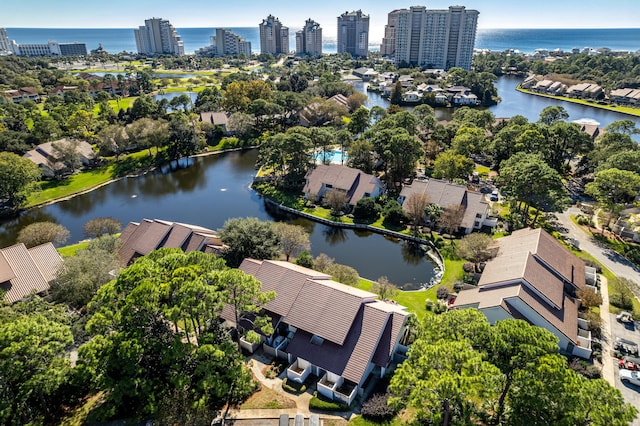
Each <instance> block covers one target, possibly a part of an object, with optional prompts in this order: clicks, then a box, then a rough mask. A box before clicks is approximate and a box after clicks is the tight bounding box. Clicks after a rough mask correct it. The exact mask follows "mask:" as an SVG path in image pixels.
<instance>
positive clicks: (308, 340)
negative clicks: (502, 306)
mask: <svg viewBox="0 0 640 426" xmlns="http://www.w3.org/2000/svg"><path fill="white" fill-rule="evenodd" d="M240 269H241V270H243V271H244V272H246V273H247V274H250V275H253V276H254V277H255V278H257V279H258V280H259V281H260V282H261V283H262V291H275V293H276V297H275V299H274V300H272V301H271V302H269V303H267V304H266V305H265V306H264V314H266V315H268V316H269V318H270V319H271V323H272V325H273V328H274V332H273V334H272V335H270V336H262V343H260V344H259V345H251V344H250V343H249V342H247V341H244V340H243V339H242V338H241V341H240V342H241V345H242V346H243V347H244V348H246V349H248V350H250V351H251V350H255V349H257V347H258V346H262V349H263V351H264V352H265V353H266V354H268V355H271V356H273V357H278V358H281V359H285V360H286V361H287V362H289V368H288V369H287V373H286V374H287V378H288V379H289V380H292V381H294V382H299V383H302V382H304V381H305V380H307V379H308V378H309V376H310V375H312V374H313V375H315V376H316V377H317V380H318V381H317V390H318V393H319V394H321V395H323V396H325V397H327V398H331V399H333V400H337V401H341V402H343V403H345V404H351V402H353V400H354V399H355V398H356V396H358V395H361V394H362V390H363V387H364V385H365V382H366V381H367V378H368V377H369V376H371V375H372V374H375V375H376V376H378V377H383V376H384V375H385V373H386V372H387V371H388V370H389V369H390V368H393V365H394V361H397V360H399V359H402V357H403V356H404V355H405V354H406V350H407V347H406V346H405V345H404V343H405V341H404V339H405V338H406V336H405V332H406V323H407V319H408V316H409V313H408V312H407V311H406V308H405V307H403V306H400V305H397V304H396V303H394V302H387V301H382V300H377V299H378V296H377V295H376V294H374V293H370V292H368V291H363V290H360V289H357V288H355V287H351V286H348V285H344V284H340V283H338V282H336V281H333V280H331V277H330V276H329V275H327V274H324V273H321V272H317V271H314V270H312V269H308V268H304V267H302V266H298V265H295V264H292V263H289V262H284V261H274V260H263V261H261V260H253V259H245V260H244V261H243V262H242V264H241V265H240ZM222 317H223V319H224V320H226V321H227V322H228V323H231V324H235V318H236V317H235V313H234V311H233V309H232V308H231V307H230V306H229V305H227V306H225V308H224V309H223V312H222ZM241 326H243V327H244V328H246V329H249V328H251V325H250V324H249V323H248V322H247V323H244V322H243V321H241Z"/></svg>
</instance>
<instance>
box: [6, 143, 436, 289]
mask: <svg viewBox="0 0 640 426" xmlns="http://www.w3.org/2000/svg"><path fill="white" fill-rule="evenodd" d="M256 158H257V150H252V151H246V152H233V153H228V154H222V155H217V156H209V157H201V158H198V159H197V160H196V161H195V163H194V164H193V165H192V166H191V167H189V168H187V169H183V170H178V171H175V172H172V173H167V174H161V173H153V174H149V175H146V176H140V177H136V178H125V179H122V180H119V181H117V182H114V183H112V184H110V185H107V186H105V187H102V188H100V189H97V190H95V191H93V192H90V193H88V194H84V195H80V196H77V197H74V198H72V199H70V200H67V201H62V202H60V203H56V204H52V205H49V206H45V207H42V208H37V209H32V210H29V211H27V212H25V213H23V214H22V215H21V216H20V217H19V218H17V219H14V220H11V221H6V222H4V223H1V222H0V224H1V227H0V247H4V246H7V245H9V244H12V243H13V242H14V241H15V236H16V234H17V232H18V230H19V229H21V228H22V227H24V226H26V225H28V224H29V223H32V222H36V221H53V222H56V223H59V224H61V225H63V226H65V227H66V228H68V229H69V231H71V238H70V240H69V242H77V241H79V240H81V239H82V238H84V236H83V233H82V225H83V224H84V223H86V222H87V221H88V220H90V219H93V218H95V217H100V216H112V217H115V218H116V219H118V220H119V221H120V222H122V223H123V224H127V223H129V222H130V221H136V222H137V221H140V220H141V219H143V218H151V219H153V218H158V219H165V220H172V221H177V222H184V223H191V224H196V225H201V226H205V227H208V228H211V229H218V228H220V227H222V226H223V225H224V222H225V221H226V220H227V219H228V218H233V217H247V216H254V217H258V218H260V219H262V220H288V221H293V222H294V223H296V224H299V225H302V226H304V227H305V228H306V229H307V231H309V233H310V234H311V251H312V254H313V255H314V256H316V255H318V254H320V253H326V254H327V255H329V256H330V257H333V258H334V259H335V260H336V262H338V263H344V264H347V265H349V266H352V267H354V268H356V270H358V272H359V273H360V275H362V276H363V277H365V278H369V279H373V280H375V279H377V278H378V277H380V276H383V275H385V276H387V277H388V278H389V280H390V281H391V282H393V283H395V284H398V285H403V284H405V283H407V284H411V285H413V286H419V284H420V283H425V282H428V281H429V280H430V278H431V277H432V276H433V273H434V271H433V265H432V264H431V263H430V262H429V261H428V260H427V259H426V258H425V256H424V255H422V254H421V253H416V252H414V251H412V250H411V248H410V247H409V245H408V244H406V243H404V242H401V241H394V240H391V239H387V238H385V237H383V236H381V235H378V234H372V233H366V232H365V233H362V232H354V231H351V230H343V229H338V228H331V227H328V226H325V225H321V224H318V223H315V222H311V221H307V220H302V219H300V218H291V217H282V216H281V215H278V213H277V212H269V211H267V210H266V209H265V205H264V202H263V200H262V199H261V198H260V197H259V196H258V194H256V193H255V192H254V191H253V190H251V189H250V188H249V184H250V183H251V181H252V178H253V176H254V175H255V172H256V170H255V162H256Z"/></svg>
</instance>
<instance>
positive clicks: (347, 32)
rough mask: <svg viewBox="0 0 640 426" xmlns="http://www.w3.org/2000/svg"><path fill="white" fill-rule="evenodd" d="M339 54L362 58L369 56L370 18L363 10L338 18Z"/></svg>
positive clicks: (347, 13)
mask: <svg viewBox="0 0 640 426" xmlns="http://www.w3.org/2000/svg"><path fill="white" fill-rule="evenodd" d="M338 53H351V56H353V57H362V58H366V57H367V55H368V54H369V16H368V15H365V14H363V13H362V10H356V11H354V12H345V13H343V14H342V15H340V16H338Z"/></svg>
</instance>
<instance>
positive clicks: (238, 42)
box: [196, 28, 251, 57]
mask: <svg viewBox="0 0 640 426" xmlns="http://www.w3.org/2000/svg"><path fill="white" fill-rule="evenodd" d="M241 54H242V55H245V56H246V57H250V56H251V42H250V41H247V40H246V39H245V38H244V37H241V36H239V35H237V34H235V33H234V32H233V31H230V30H226V29H224V28H216V35H214V36H212V37H211V45H210V46H206V47H203V48H202V49H198V51H197V52H196V55H197V56H225V55H228V56H239V55H241Z"/></svg>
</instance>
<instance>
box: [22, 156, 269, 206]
mask: <svg viewBox="0 0 640 426" xmlns="http://www.w3.org/2000/svg"><path fill="white" fill-rule="evenodd" d="M255 148H257V146H247V147H242V148H229V149H222V150H219V151H209V152H202V153H199V154H194V155H190V156H189V157H186V158H199V157H208V156H211V155H219V154H225V153H227V152H234V151H243V150H249V149H255ZM160 167H161V166H154V167H151V168H150V169H147V170H144V171H140V172H138V173H129V174H127V175H124V176H120V177H117V178H113V179H110V180H108V181H106V182H102V183H100V184H98V185H94V186H91V187H89V188H85V189H82V190H80V191H76V192H74V193H72V194H68V195H65V196H63V197H58V198H54V199H52V200H47V201H43V202H40V203H37V204H33V205H31V206H29V207H25V208H22V209H20V210H18V211H17V212H16V214H20V213H21V212H24V211H28V210H31V209H34V208H37V207H44V206H50V205H52V204H56V203H59V202H61V201H67V200H70V199H72V198H74V197H77V196H79V195H84V194H88V193H89V192H92V191H95V190H97V189H100V188H102V187H104V186H107V185H110V184H112V183H114V182H118V181H119V180H121V179H125V178H135V177H139V176H144V175H146V174H147V173H150V172H153V171H155V170H158V169H159V168H160Z"/></svg>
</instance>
